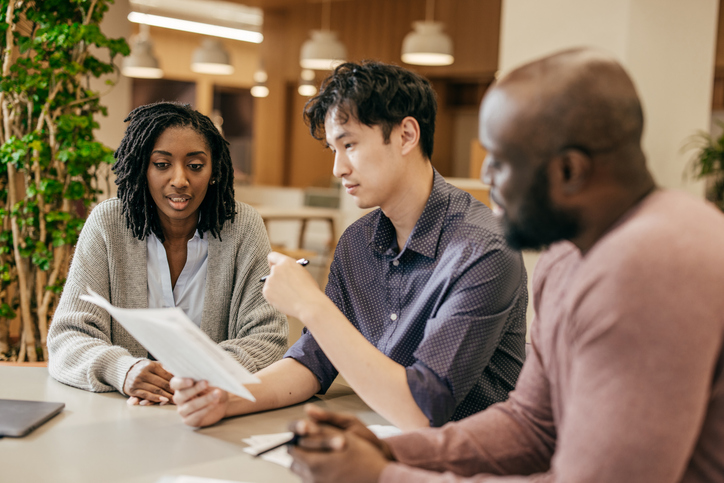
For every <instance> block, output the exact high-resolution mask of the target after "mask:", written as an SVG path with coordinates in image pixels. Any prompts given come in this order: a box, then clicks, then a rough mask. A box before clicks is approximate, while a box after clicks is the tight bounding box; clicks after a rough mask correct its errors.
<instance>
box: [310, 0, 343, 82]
mask: <svg viewBox="0 0 724 483" xmlns="http://www.w3.org/2000/svg"><path fill="white" fill-rule="evenodd" d="M330 12H331V5H330V0H324V3H323V4H322V30H312V31H311V32H310V33H311V36H312V38H311V39H308V40H307V41H306V42H304V44H302V49H301V51H300V52H299V65H300V66H301V67H302V69H312V70H331V69H334V68H335V67H337V66H338V65H339V64H341V63H343V62H344V59H346V58H347V49H346V48H345V47H344V44H343V43H342V42H340V41H339V39H338V38H337V33H336V32H332V31H331V30H330V29H329V24H330Z"/></svg>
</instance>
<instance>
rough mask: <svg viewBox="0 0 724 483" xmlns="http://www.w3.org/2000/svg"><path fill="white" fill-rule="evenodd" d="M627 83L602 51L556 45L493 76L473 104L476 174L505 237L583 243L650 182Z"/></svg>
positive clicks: (519, 242) (522, 244)
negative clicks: (476, 107)
mask: <svg viewBox="0 0 724 483" xmlns="http://www.w3.org/2000/svg"><path fill="white" fill-rule="evenodd" d="M642 131H643V114H642V110H641V103H640V101H639V98H638V95H637V94H636V89H635V87H634V85H633V82H632V81H631V79H630V78H629V76H628V74H626V72H625V71H624V69H623V67H621V65H620V64H619V63H618V62H616V61H615V60H614V59H612V58H611V57H610V56H608V55H606V54H603V53H601V52H599V51H595V50H590V49H575V50H567V51H564V52H560V53H557V54H554V55H551V56H548V57H545V58H542V59H540V60H537V61H534V62H531V63H529V64H526V65H524V66H522V67H520V68H518V69H516V70H514V71H512V72H510V73H509V74H508V75H506V76H505V77H503V78H501V79H500V80H499V81H498V82H497V83H496V84H494V85H493V86H492V87H491V89H490V90H489V91H488V93H487V94H486V95H485V99H484V100H483V104H482V106H481V109H480V141H481V143H482V144H483V145H484V146H485V147H486V148H487V150H488V157H487V159H486V162H485V167H484V170H483V171H484V173H483V174H484V181H486V182H487V183H488V184H490V186H491V191H490V196H491V198H492V199H493V200H494V201H495V202H496V203H497V204H498V208H499V212H500V213H501V216H502V218H503V222H504V225H505V227H506V236H507V239H508V242H509V243H510V244H511V245H513V246H516V247H518V248H538V247H541V246H545V245H546V244H549V243H553V242H555V241H557V240H561V239H568V240H571V241H574V243H576V244H577V245H578V246H579V248H581V249H582V250H584V249H585V248H586V247H590V246H591V244H592V243H594V242H595V240H596V239H597V237H598V236H599V235H600V234H601V233H602V232H603V230H604V229H605V228H607V227H608V226H610V224H611V223H612V222H613V221H614V220H615V218H616V217H617V216H619V215H620V214H621V213H622V212H623V211H624V210H626V209H628V208H629V207H630V206H632V204H633V203H635V202H637V200H639V199H641V197H642V196H644V195H645V194H646V193H648V192H650V191H651V190H652V189H653V187H654V182H653V179H652V178H651V175H650V173H649V172H648V170H647V169H646V160H645V157H644V155H643V152H642V150H641V133H642Z"/></svg>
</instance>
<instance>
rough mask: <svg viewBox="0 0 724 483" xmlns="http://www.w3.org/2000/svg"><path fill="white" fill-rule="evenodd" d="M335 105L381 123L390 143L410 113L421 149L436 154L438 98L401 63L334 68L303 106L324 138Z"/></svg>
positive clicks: (343, 111) (373, 123) (343, 118)
mask: <svg viewBox="0 0 724 483" xmlns="http://www.w3.org/2000/svg"><path fill="white" fill-rule="evenodd" d="M333 108H337V109H338V111H337V115H338V116H340V117H341V119H340V120H341V122H343V123H344V122H347V121H348V119H349V117H350V116H352V117H353V118H356V119H357V120H358V121H359V122H360V123H362V124H365V125H367V126H370V127H372V126H380V127H381V128H382V135H383V137H384V140H385V143H388V142H389V141H390V133H391V132H392V129H393V128H394V127H395V126H398V125H399V124H400V123H401V122H402V120H403V119H404V118H405V117H407V116H411V117H413V118H415V119H416V120H417V123H418V124H419V125H420V148H421V149H422V154H423V156H425V157H426V158H427V159H431V157H432V147H433V142H434V135H435V114H436V112H437V100H436V98H435V91H433V90H432V86H431V85H430V82H429V81H428V80H427V79H425V78H424V77H421V76H419V75H417V74H415V73H413V72H410V71H409V70H406V69H403V68H402V67H398V66H396V65H389V64H382V63H380V62H369V61H366V62H363V63H362V64H354V63H351V62H347V63H345V64H342V65H340V66H339V67H337V68H336V69H334V72H333V73H332V74H331V75H330V76H329V77H327V78H326V79H325V80H324V81H323V82H322V86H321V88H320V92H319V94H318V95H317V96H316V97H313V98H312V99H310V100H309V102H307V105H306V106H305V107H304V121H305V122H306V123H307V124H308V125H309V130H310V132H311V133H312V136H314V138H315V139H319V140H323V139H324V121H325V119H326V117H327V113H328V112H329V111H330V110H332V109H333Z"/></svg>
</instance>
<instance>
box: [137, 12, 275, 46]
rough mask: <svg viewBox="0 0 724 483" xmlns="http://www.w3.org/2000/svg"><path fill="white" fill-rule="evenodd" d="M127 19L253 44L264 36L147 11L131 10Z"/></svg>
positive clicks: (257, 42) (259, 41) (249, 31)
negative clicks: (151, 13) (152, 13)
mask: <svg viewBox="0 0 724 483" xmlns="http://www.w3.org/2000/svg"><path fill="white" fill-rule="evenodd" d="M128 20H129V21H131V22H133V23H140V24H145V25H152V26H154V27H163V28H167V29H173V30H182V31H184V32H193V33H195V34H202V35H210V36H213V37H222V38H225V39H233V40H241V41H244V42H252V43H255V44H259V43H261V41H262V40H264V36H263V35H262V34H261V33H259V32H253V31H251V30H242V29H235V28H230V27H222V26H219V25H211V24H208V23H201V22H192V21H190V20H181V19H178V18H171V17H162V16H160V15H150V14H147V13H140V12H131V13H129V14H128Z"/></svg>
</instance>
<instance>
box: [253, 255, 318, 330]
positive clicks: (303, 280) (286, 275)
mask: <svg viewBox="0 0 724 483" xmlns="http://www.w3.org/2000/svg"><path fill="white" fill-rule="evenodd" d="M267 259H268V260H269V267H270V269H271V271H270V274H269V277H267V279H266V282H264V290H263V292H262V293H263V294H264V298H265V299H267V301H268V302H269V303H270V304H272V305H273V306H274V307H276V308H277V309H278V310H280V311H281V312H284V313H285V314H287V315H291V316H292V317H296V318H300V314H301V312H302V310H303V309H304V307H307V306H310V305H313V304H314V301H315V300H317V299H320V300H322V299H324V300H329V299H327V297H326V296H325V295H324V293H323V292H322V291H321V290H320V289H319V285H317V282H316V281H315V280H314V278H313V277H312V276H311V275H310V274H309V271H307V270H306V269H304V267H302V266H301V265H299V264H297V263H296V262H295V260H294V259H293V258H290V257H287V256H286V255H282V254H281V253H276V252H272V253H270V254H269V256H268V257H267Z"/></svg>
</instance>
